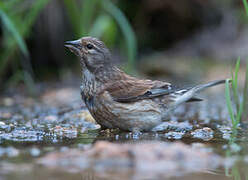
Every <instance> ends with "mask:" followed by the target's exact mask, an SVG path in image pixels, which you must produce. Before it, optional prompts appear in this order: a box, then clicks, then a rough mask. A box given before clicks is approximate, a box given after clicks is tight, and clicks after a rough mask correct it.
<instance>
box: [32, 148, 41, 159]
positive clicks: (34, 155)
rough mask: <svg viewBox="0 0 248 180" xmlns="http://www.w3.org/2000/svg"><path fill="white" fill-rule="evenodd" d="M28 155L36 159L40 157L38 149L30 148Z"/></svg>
mask: <svg viewBox="0 0 248 180" xmlns="http://www.w3.org/2000/svg"><path fill="white" fill-rule="evenodd" d="M30 154H31V156H33V157H37V156H39V155H40V150H39V149H38V148H32V149H30Z"/></svg>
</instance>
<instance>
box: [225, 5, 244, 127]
mask: <svg viewBox="0 0 248 180" xmlns="http://www.w3.org/2000/svg"><path fill="white" fill-rule="evenodd" d="M242 1H243V5H244V9H245V12H246V16H247V17H248V3H247V1H246V0H242ZM239 71H240V57H239V58H238V59H237V61H236V65H235V70H234V73H233V72H232V73H231V75H232V78H231V80H226V88H225V96H226V102H227V108H228V112H229V116H230V118H231V120H232V126H233V131H237V128H238V125H239V123H240V122H241V120H243V121H245V120H246V121H247V116H248V106H247V101H248V59H247V61H246V69H245V82H244V86H243V90H242V92H241V93H240V89H239V85H238V84H239V83H238V73H239ZM230 81H231V88H230V87H229V82H230ZM230 89H231V90H232V94H231V92H230ZM232 95H233V103H232ZM232 104H234V106H233V105H232Z"/></svg>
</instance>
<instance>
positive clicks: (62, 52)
mask: <svg viewBox="0 0 248 180" xmlns="http://www.w3.org/2000/svg"><path fill="white" fill-rule="evenodd" d="M244 14H245V12H244V9H243V3H242V0H219V1H216V0H187V1H181V0H175V1H171V0H125V1H121V0H1V1H0V22H1V28H0V49H1V50H0V90H2V89H5V88H6V87H9V86H11V87H15V86H16V85H17V84H24V85H25V87H28V88H27V89H29V91H30V92H31V93H34V91H35V87H36V84H37V82H43V81H51V80H55V81H56V80H61V79H63V78H64V77H65V76H66V75H68V74H73V75H74V76H75V77H78V78H79V77H80V75H79V74H80V68H79V67H78V61H77V60H76V57H75V56H74V55H72V54H71V53H70V52H69V51H68V50H66V49H65V47H64V41H66V40H73V39H78V38H80V37H82V36H95V37H98V38H100V39H101V40H103V41H104V42H105V43H106V45H107V46H108V47H109V48H110V49H111V51H112V53H113V56H114V60H115V61H116V63H117V64H121V65H122V66H123V68H124V69H125V70H126V71H128V72H130V73H135V71H136V70H137V69H138V70H140V69H143V72H144V74H147V75H148V76H156V75H158V74H163V73H164V74H165V76H166V75H171V74H172V75H174V74H173V73H174V72H175V71H178V73H177V72H176V74H182V76H184V75H185V72H188V71H196V73H200V74H201V71H202V68H203V67H206V66H208V65H209V64H211V63H213V62H214V63H217V64H218V65H219V66H222V65H223V64H226V63H233V62H234V61H235V60H236V58H237V57H238V56H241V60H244V59H245V57H247V55H248V51H247V49H248V36H247V32H248V29H247V20H246V19H245V15H244ZM182 59H183V60H182ZM177 61H179V64H180V65H179V64H178V63H176V62H177ZM163 63H166V65H163ZM189 63H191V64H192V63H193V64H195V66H193V70H192V66H188V65H187V64H189ZM156 64H157V66H156ZM182 64H183V65H182ZM200 65H201V66H202V67H200ZM194 67H199V69H197V68H194ZM149 68H152V70H147V69H149ZM161 68H163V69H162V70H161ZM166 68H168V69H167V70H166ZM164 69H165V70H164ZM229 70H230V69H227V72H228V71H229ZM171 71H173V73H172V72H171ZM218 71H221V70H220V69H217V70H215V71H213V72H214V73H215V72H216V73H217V74H216V76H218V75H219V74H218ZM219 73H221V72H219ZM223 73H224V72H223ZM194 76H195V74H194ZM223 76H224V75H223ZM179 77H180V75H179ZM192 77H193V76H192ZM189 78H190V77H189ZM217 79H218V78H217Z"/></svg>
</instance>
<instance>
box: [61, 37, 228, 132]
mask: <svg viewBox="0 0 248 180" xmlns="http://www.w3.org/2000/svg"><path fill="white" fill-rule="evenodd" d="M65 46H66V47H68V48H69V49H70V50H71V51H72V52H73V53H74V54H76V55H77V56H78V57H79V58H80V63H81V66H82V86H81V95H82V99H83V100H84V101H85V104H86V106H87V108H88V109H89V111H90V113H91V115H92V116H93V117H94V118H95V120H96V121H97V122H98V123H99V124H101V125H102V126H104V127H107V128H120V129H123V130H129V131H149V130H151V129H152V128H154V127H155V126H157V125H159V124H160V123H161V122H162V121H163V120H166V119H167V118H168V113H169V112H170V111H171V110H173V109H175V108H176V107H177V106H178V105H180V104H181V103H183V102H187V101H200V100H201V99H199V98H196V97H195V94H196V92H199V91H201V90H203V89H205V88H207V87H211V86H214V85H217V84H221V83H224V82H225V80H220V81H214V82H210V83H207V84H203V85H199V86H195V87H192V88H188V89H176V88H174V87H173V86H172V85H171V84H170V83H166V82H162V81H152V80H141V79H137V78H135V77H131V76H129V75H127V74H126V73H124V72H123V71H121V70H120V69H118V68H117V67H116V66H114V65H113V64H111V58H112V57H111V54H110V52H109V50H108V48H107V47H106V46H105V45H104V43H103V42H102V41H100V40H98V39H96V38H92V37H83V38H81V39H79V40H76V41H67V42H66V43H65Z"/></svg>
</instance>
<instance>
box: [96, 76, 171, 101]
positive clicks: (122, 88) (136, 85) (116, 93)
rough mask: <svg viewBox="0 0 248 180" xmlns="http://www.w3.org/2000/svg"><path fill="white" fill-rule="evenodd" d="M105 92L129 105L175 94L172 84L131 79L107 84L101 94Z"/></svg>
mask: <svg viewBox="0 0 248 180" xmlns="http://www.w3.org/2000/svg"><path fill="white" fill-rule="evenodd" d="M105 91H108V93H109V94H110V95H111V96H112V98H113V99H114V100H115V101H117V102H122V103H124V102H125V103H128V102H134V101H138V100H142V99H149V98H154V97H157V96H161V95H166V94H169V93H171V92H173V89H172V87H171V84H169V83H166V82H162V81H151V80H138V79H131V80H130V79H129V80H120V81H116V82H113V83H107V84H105V87H104V89H102V90H101V91H100V92H99V93H103V92H105Z"/></svg>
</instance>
